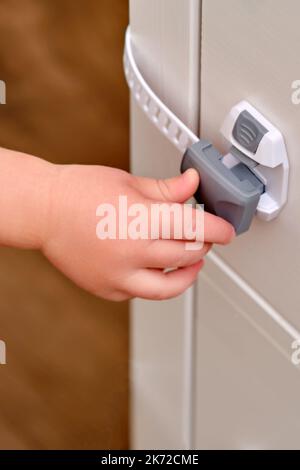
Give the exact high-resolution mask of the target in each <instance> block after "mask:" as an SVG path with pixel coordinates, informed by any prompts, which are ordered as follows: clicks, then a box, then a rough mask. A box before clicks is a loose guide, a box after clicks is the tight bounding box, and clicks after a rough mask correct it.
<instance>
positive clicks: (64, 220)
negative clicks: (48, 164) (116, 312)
mask: <svg viewBox="0 0 300 470" xmlns="http://www.w3.org/2000/svg"><path fill="white" fill-rule="evenodd" d="M198 184H199V176H198V173H197V172H196V171H195V170H188V171H186V172H185V173H184V174H182V175H180V176H177V177H174V178H171V179H165V180H155V179H150V178H142V177H136V176H133V175H131V174H129V173H127V172H124V171H122V170H118V169H114V168H109V167H103V166H83V165H82V166H80V165H63V166H57V177H56V179H55V183H54V184H53V186H52V190H51V198H50V205H49V211H48V218H49V220H48V223H47V230H46V235H45V237H44V240H43V242H42V251H43V252H44V254H45V255H46V257H47V258H48V259H49V260H50V261H51V262H52V263H53V264H54V265H55V266H56V267H57V268H58V269H59V270H60V271H62V272H63V273H64V274H65V275H66V276H68V277H69V278H70V279H71V280H72V281H74V282H75V283H76V284H77V285H78V286H80V287H82V288H84V289H86V290H87V291H89V292H91V293H93V294H95V295H97V296H101V297H104V298H106V299H111V300H125V299H128V298H130V297H142V298H146V299H154V300H161V299H168V298H170V297H174V296H177V295H179V294H181V293H182V292H184V291H185V290H186V289H187V288H188V287H189V286H190V285H191V284H192V283H193V282H194V281H195V279H196V277H197V274H198V271H199V270H200V269H201V267H202V266H203V257H204V256H205V254H206V253H207V252H208V250H209V249H210V248H211V245H212V243H220V244H226V243H229V242H230V241H231V240H232V238H233V237H234V230H233V227H232V226H231V225H230V224H229V223H228V222H226V221H225V220H223V219H221V218H219V217H217V216H214V215H212V214H208V213H204V244H203V247H202V248H201V249H198V250H187V249H186V240H184V239H181V240H178V239H175V236H174V232H175V230H174V227H172V228H171V237H169V239H163V235H162V234H160V236H159V237H157V238H156V239H135V240H133V239H130V238H128V239H108V238H107V239H99V238H98V237H97V236H96V226H97V222H98V218H97V216H96V209H97V207H98V206H99V204H103V203H108V204H112V205H113V206H114V207H115V208H116V209H117V210H118V207H119V196H121V195H123V196H126V197H127V201H128V205H130V204H132V203H134V204H136V203H140V204H143V205H145V206H146V207H150V205H151V204H152V203H156V204H158V203H168V204H170V203H179V204H180V205H181V207H182V209H183V203H184V202H185V201H186V200H187V199H189V198H190V197H191V196H192V195H193V194H194V192H195V190H196V188H197V187H198ZM191 210H192V211H196V209H191ZM118 215H119V214H118ZM194 215H195V212H194ZM123 228H124V227H123ZM170 267H172V268H178V269H174V270H172V271H170V270H169V271H168V272H165V268H170Z"/></svg>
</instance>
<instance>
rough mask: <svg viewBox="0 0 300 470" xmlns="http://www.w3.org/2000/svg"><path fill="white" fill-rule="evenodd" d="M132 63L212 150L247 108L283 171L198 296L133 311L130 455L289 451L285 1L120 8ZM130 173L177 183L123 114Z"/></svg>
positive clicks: (293, 315) (148, 133) (296, 229)
mask: <svg viewBox="0 0 300 470" xmlns="http://www.w3.org/2000/svg"><path fill="white" fill-rule="evenodd" d="M130 9H131V12H130V23H131V32H132V39H133V46H134V53H135V57H136V61H137V63H138V66H139V68H140V70H141V71H142V73H143V75H144V77H145V78H146V80H147V81H148V83H149V84H150V86H151V87H152V88H153V90H154V91H155V92H156V94H158V95H159V96H160V98H161V99H162V100H163V101H164V102H165V103H166V104H167V105H168V106H169V107H170V108H171V109H172V110H173V111H174V112H175V113H176V114H177V115H178V116H179V117H180V118H181V119H182V120H183V121H184V122H185V123H186V124H187V125H189V126H190V127H191V128H192V129H193V130H194V132H196V133H200V134H201V137H203V138H207V139H208V140H210V141H212V142H213V143H214V144H215V145H216V146H217V147H218V148H219V149H220V150H222V146H223V142H222V140H221V137H220V133H219V128H220V125H221V123H222V121H223V119H224V117H225V115H226V114H227V112H228V111H229V110H230V108H231V107H232V106H233V105H234V104H236V103H237V102H239V101H241V100H244V99H245V100H248V101H249V102H250V103H251V104H252V105H254V106H255V107H256V108H257V109H258V110H259V111H260V112H261V113H262V114H264V115H265V116H266V117H267V118H268V119H269V120H270V121H271V122H272V123H273V124H275V125H276V126H277V127H278V128H279V129H280V130H281V132H282V133H283V135H284V137H285V141H286V146H287V150H288V154H289V160H290V165H291V172H290V190H289V200H288V204H287V205H286V207H285V208H284V210H283V211H282V213H281V214H280V216H279V217H278V219H276V220H274V221H272V222H269V223H266V222H262V221H258V220H254V223H253V225H252V227H251V229H250V231H249V232H248V233H246V234H244V235H242V236H240V237H238V238H237V239H236V240H235V242H234V243H233V244H232V245H231V246H230V247H226V248H216V249H215V251H214V255H213V256H212V257H211V258H210V259H209V261H208V262H207V265H206V268H205V270H204V272H203V273H201V274H200V276H199V281H198V283H197V285H196V286H195V287H194V288H193V289H190V290H189V291H188V292H187V293H186V294H185V295H183V296H181V297H180V298H177V299H174V300H171V301H165V302H161V303H159V302H148V301H142V300H135V301H133V302H132V322H131V391H132V401H131V416H132V418H131V435H132V442H131V446H132V447H133V448H186V447H195V448H207V449H214V448H225V449H231V448H233V449H243V448H299V449H300V432H299V431H300V429H299V427H300V425H299V423H300V404H299V400H298V397H299V394H300V381H299V369H298V368H297V367H295V366H294V365H293V364H292V362H291V355H292V348H291V343H292V340H293V338H295V337H297V335H298V330H300V309H299V305H300V289H299V287H298V286H299V280H300V224H299V222H298V217H299V215H300V189H299V188H300V186H299V184H298V180H300V163H299V162H300V159H299V148H300V144H299V142H300V128H299V123H300V105H299V106H297V105H295V104H293V103H292V99H291V95H292V83H293V82H294V81H295V80H297V79H299V78H300V56H299V53H298V52H299V51H298V50H297V47H298V46H297V45H298V44H299V41H300V29H299V24H298V18H299V15H300V3H299V2H298V1H297V0H285V1H283V0H251V2H249V1H247V0H226V2H225V1H220V0H203V1H202V2H200V1H198V0H184V1H183V0H151V2H149V1H147V0H131V2H130ZM131 148H132V151H131V158H132V170H133V172H134V173H137V174H141V175H147V176H154V177H164V176H170V175H175V174H177V173H178V171H179V165H180V159H181V156H180V154H179V153H178V152H177V151H176V150H175V149H174V148H173V147H172V146H171V144H169V143H168V142H167V140H166V139H165V138H164V137H163V136H162V135H160V134H159V132H158V131H157V130H156V129H155V128H154V126H153V125H152V124H151V123H150V122H149V121H148V120H147V118H146V117H145V116H144V115H143V113H142V111H141V110H140V109H139V108H137V106H136V105H135V104H134V103H133V102H132V105H131Z"/></svg>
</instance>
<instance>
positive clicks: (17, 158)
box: [0, 149, 56, 249]
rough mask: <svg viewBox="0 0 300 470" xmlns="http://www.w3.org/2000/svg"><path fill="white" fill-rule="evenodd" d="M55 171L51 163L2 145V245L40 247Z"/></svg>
mask: <svg viewBox="0 0 300 470" xmlns="http://www.w3.org/2000/svg"><path fill="white" fill-rule="evenodd" d="M55 173H56V166H55V165H52V164H51V163H48V162H46V161H44V160H41V159H39V158H36V157H33V156H31V155H26V154H23V153H20V152H14V151H11V150H6V149H0V245H6V246H13V247H18V248H32V249H35V248H40V247H41V245H42V243H43V238H44V237H45V233H46V231H47V218H48V213H49V206H50V198H51V188H52V181H53V178H54V177H55Z"/></svg>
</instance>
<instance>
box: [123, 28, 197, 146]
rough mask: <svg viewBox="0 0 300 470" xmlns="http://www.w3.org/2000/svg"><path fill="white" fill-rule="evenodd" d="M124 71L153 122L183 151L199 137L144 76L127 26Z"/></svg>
mask: <svg viewBox="0 0 300 470" xmlns="http://www.w3.org/2000/svg"><path fill="white" fill-rule="evenodd" d="M123 60H124V71H125V76H126V80H127V83H128V86H129V88H130V90H131V91H132V95H133V97H134V99H135V101H136V102H137V103H138V104H139V106H140V107H141V108H142V110H143V111H144V113H145V114H146V115H147V116H148V118H149V119H150V120H151V121H152V122H153V124H154V125H155V126H156V127H157V128H158V129H159V130H160V132H162V134H164V135H165V136H166V137H167V138H168V139H169V140H170V142H172V143H173V144H174V145H175V146H176V147H177V148H178V150H180V151H181V152H182V153H184V152H185V150H186V149H187V148H188V147H190V146H191V145H192V144H194V143H195V142H197V141H198V140H199V138H198V137H197V136H196V135H195V134H194V133H193V132H192V131H191V130H190V129H189V128H188V127H187V126H186V125H185V124H184V123H183V122H182V121H181V120H180V119H179V118H178V117H177V116H175V114H174V113H172V111H171V110H170V109H169V108H168V107H167V106H166V105H165V104H164V103H163V102H162V101H161V100H160V99H159V98H158V96H156V95H155V93H154V92H153V91H152V90H151V88H150V87H149V85H148V84H147V83H146V82H145V80H144V78H143V77H142V75H141V73H140V71H139V69H138V67H137V65H136V62H135V60H134V56H133V52H132V47H131V37H130V28H129V27H128V28H127V31H126V39H125V49H124V59H123Z"/></svg>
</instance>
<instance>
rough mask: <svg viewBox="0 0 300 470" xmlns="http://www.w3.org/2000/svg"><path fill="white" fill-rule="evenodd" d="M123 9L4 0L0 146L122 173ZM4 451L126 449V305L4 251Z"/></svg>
mask: <svg viewBox="0 0 300 470" xmlns="http://www.w3.org/2000/svg"><path fill="white" fill-rule="evenodd" d="M127 15H128V4H127V0H22V2H21V1H19V0H1V3H0V79H1V80H4V81H5V82H6V85H7V104H6V105H1V106H0V146H2V147H8V148H12V149H16V150H21V151H23V152H28V153H32V154H35V155H38V156H40V157H42V158H45V159H47V160H50V161H53V162H58V163H74V162H76V163H85V164H86V163H93V164H95V163H98V164H104V165H110V166H117V167H120V168H124V169H126V168H127V167H128V94H127V89H126V85H125V82H124V79H123V72H122V60H121V57H122V48H123V37H124V30H125V27H126V25H127V21H128V18H127ZM0 339H2V340H4V341H5V342H6V346H7V364H6V365H1V366H0V448H1V449H5V448H11V449H14V448H18V449H47V448H62V449H63V448H69V449H89V448H98V449H100V448H111V449H112V448H121V449H124V448H127V446H128V429H127V428H128V367H127V366H128V312H127V304H126V303H121V304H114V303H111V302H107V301H101V300H99V299H96V298H94V297H92V296H90V295H89V294H87V293H85V292H83V291H81V290H79V289H78V288H77V287H75V286H74V285H73V284H72V283H71V282H69V281H68V280H67V279H65V278H64V277H63V276H62V275H61V274H60V273H58V272H57V271H56V270H55V269H54V268H53V267H52V266H50V265H49V264H48V263H47V261H45V260H44V259H43V257H42V256H41V255H40V254H39V253H36V252H29V251H27V252H26V251H17V250H13V249H7V248H0Z"/></svg>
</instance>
